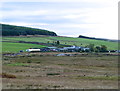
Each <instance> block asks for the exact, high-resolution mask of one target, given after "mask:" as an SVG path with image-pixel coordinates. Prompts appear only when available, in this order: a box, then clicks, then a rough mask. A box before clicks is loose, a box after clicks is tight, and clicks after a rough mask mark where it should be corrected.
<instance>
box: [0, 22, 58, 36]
mask: <svg viewBox="0 0 120 91" xmlns="http://www.w3.org/2000/svg"><path fill="white" fill-rule="evenodd" d="M0 25H2V36H19V35H50V36H57V34H56V33H55V32H51V31H48V30H44V29H37V28H29V27H22V26H14V25H7V24H0Z"/></svg>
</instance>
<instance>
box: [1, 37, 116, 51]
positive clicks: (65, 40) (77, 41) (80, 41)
mask: <svg viewBox="0 0 120 91" xmlns="http://www.w3.org/2000/svg"><path fill="white" fill-rule="evenodd" d="M3 41H8V42H18V41H26V42H40V43H48V42H49V43H54V42H55V41H60V44H64V45H76V46H83V47H85V46H87V45H89V44H94V45H95V46H101V45H105V46H107V49H108V50H118V43H117V42H110V41H102V40H92V39H84V38H72V37H50V36H37V37H35V36H32V37H27V36H23V37H21V36H19V37H3ZM3 46H5V44H3ZM3 51H4V50H3Z"/></svg>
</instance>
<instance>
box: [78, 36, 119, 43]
mask: <svg viewBox="0 0 120 91" xmlns="http://www.w3.org/2000/svg"><path fill="white" fill-rule="evenodd" d="M78 38H85V39H93V40H103V41H111V42H118V41H119V40H111V39H104V38H95V37H87V36H83V35H79V37H78Z"/></svg>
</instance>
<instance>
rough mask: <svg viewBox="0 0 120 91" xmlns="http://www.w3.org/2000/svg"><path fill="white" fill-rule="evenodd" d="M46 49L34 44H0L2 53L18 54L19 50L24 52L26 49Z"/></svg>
mask: <svg viewBox="0 0 120 91" xmlns="http://www.w3.org/2000/svg"><path fill="white" fill-rule="evenodd" d="M41 47H46V46H43V45H36V44H26V43H11V42H3V43H2V52H3V53H4V52H19V51H20V50H24V51H25V50H26V49H28V48H41Z"/></svg>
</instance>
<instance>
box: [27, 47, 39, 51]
mask: <svg viewBox="0 0 120 91" xmlns="http://www.w3.org/2000/svg"><path fill="white" fill-rule="evenodd" d="M26 51H27V52H40V51H41V50H40V49H33V48H30V49H27V50H26Z"/></svg>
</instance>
